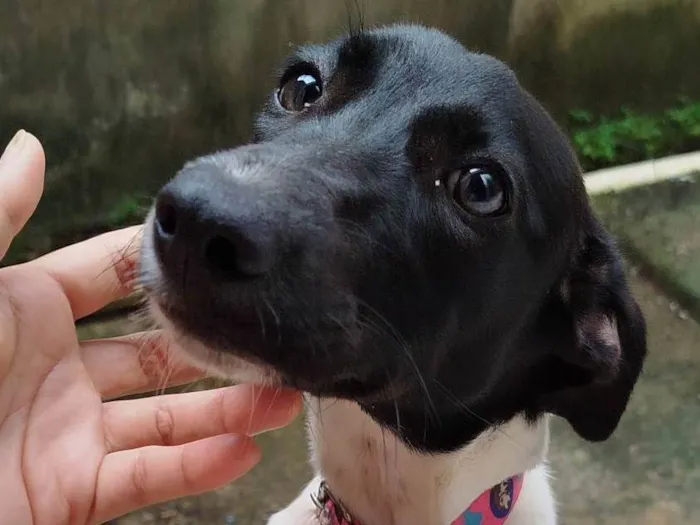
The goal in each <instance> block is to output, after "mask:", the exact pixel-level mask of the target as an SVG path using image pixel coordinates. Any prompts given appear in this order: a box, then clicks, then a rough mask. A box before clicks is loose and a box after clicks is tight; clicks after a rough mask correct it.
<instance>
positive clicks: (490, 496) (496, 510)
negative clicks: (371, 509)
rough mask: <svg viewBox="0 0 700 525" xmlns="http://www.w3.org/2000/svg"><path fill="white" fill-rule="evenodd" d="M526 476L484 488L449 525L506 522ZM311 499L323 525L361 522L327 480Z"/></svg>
mask: <svg viewBox="0 0 700 525" xmlns="http://www.w3.org/2000/svg"><path fill="white" fill-rule="evenodd" d="M523 477H524V476H523V475H522V474H519V475H517V476H513V477H512V478H508V479H506V480H504V481H502V482H501V483H499V484H498V485H495V486H494V487H492V488H490V489H488V490H486V491H484V492H483V493H482V494H481V495H480V496H479V497H478V498H476V499H475V500H474V502H473V503H472V504H471V505H469V508H468V509H467V510H466V511H464V513H462V514H461V515H460V516H459V517H458V518H457V519H456V520H454V521H453V522H452V523H451V524H450V525H503V524H504V523H505V522H506V520H507V519H508V516H510V513H511V512H512V511H513V508H514V507H515V504H516V502H517V501H518V497H519V496H520V491H521V490H522V487H523ZM312 499H313V501H314V503H315V504H316V507H317V508H318V510H319V514H318V519H319V523H320V525H362V524H361V523H360V522H359V521H357V520H356V519H354V518H353V517H352V516H351V515H350V513H348V512H347V510H346V509H345V508H344V507H343V505H342V504H341V503H340V502H339V501H338V500H336V499H335V498H334V497H333V495H332V494H331V492H330V490H329V489H328V485H327V484H326V482H325V481H322V482H321V486H320V487H319V489H318V493H317V494H316V495H315V496H312Z"/></svg>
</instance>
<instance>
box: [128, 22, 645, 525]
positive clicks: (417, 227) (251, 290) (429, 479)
mask: <svg viewBox="0 0 700 525" xmlns="http://www.w3.org/2000/svg"><path fill="white" fill-rule="evenodd" d="M256 130H257V131H256V136H255V140H254V141H253V142H254V143H253V144H250V145H245V146H243V147H240V148H237V149H233V150H230V151H222V152H217V153H215V154H212V155H209V156H206V157H203V158H200V159H197V160H195V161H193V162H191V163H189V164H187V165H186V166H185V167H184V168H183V169H182V171H181V172H180V173H179V174H177V176H176V177H175V178H174V179H173V180H172V181H171V182H170V183H168V184H167V185H166V186H165V187H164V188H163V189H162V191H161V192H160V193H159V195H158V196H157V199H156V203H155V205H154V208H153V210H152V212H151V214H150V215H149V218H148V220H147V223H146V235H145V241H144V250H143V256H142V257H143V260H142V281H143V284H144V286H145V288H146V290H147V292H148V294H149V299H150V303H151V306H152V309H153V312H154V314H155V315H156V317H157V318H158V319H159V321H161V322H162V323H163V324H164V326H165V327H166V328H168V329H169V330H171V331H172V332H173V333H174V334H175V335H176V336H177V337H178V338H179V339H180V340H184V341H186V344H185V346H186V348H187V352H188V356H189V358H191V359H193V360H194V361H196V362H197V363H199V364H200V365H204V366H207V367H209V368H210V369H211V368H214V369H215V370H216V371H217V372H218V373H220V374H222V375H224V376H227V377H229V378H233V379H234V380H237V381H249V382H258V383H266V384H279V385H287V386H291V387H294V388H297V389H300V390H303V391H304V392H306V393H307V395H308V400H309V411H308V412H309V435H310V439H311V443H312V444H311V449H312V457H313V463H314V465H315V468H316V472H317V477H316V478H315V479H314V480H313V481H311V483H310V484H309V485H308V486H307V487H306V488H305V489H304V490H303V492H302V494H301V495H300V496H299V497H298V498H297V499H296V500H295V501H294V502H293V503H292V504H291V505H290V506H289V507H288V508H286V509H285V510H283V511H281V512H279V513H277V514H275V515H274V516H273V517H272V518H271V521H270V523H271V524H274V525H312V524H313V525H318V524H326V523H328V524H336V523H338V524H343V523H361V524H363V525H392V524H393V525H449V524H451V523H460V524H462V523H464V524H469V525H471V524H472V523H482V524H490V523H503V522H504V521H505V520H508V524H509V525H535V524H536V525H549V524H553V523H555V522H556V512H555V504H554V501H553V497H552V493H551V491H550V488H549V482H548V474H547V469H546V464H545V454H546V449H547V444H548V418H549V417H550V414H554V415H558V416H561V417H563V418H565V419H566V420H568V422H569V423H570V424H571V426H572V427H573V429H574V430H575V431H576V432H577V433H578V434H579V435H580V436H582V437H583V438H585V439H587V440H590V441H600V440H605V439H607V438H608V437H609V436H610V435H611V433H612V432H613V431H614V430H615V428H616V426H617V424H618V421H619V420H620V417H621V415H622V414H623V412H624V411H625V408H626V406H627V403H628V399H629V397H630V394H631V392H632V389H633V387H634V385H635V382H636V381H637V378H638V376H639V374H640V372H641V369H642V364H643V361H644V358H645V354H646V328H645V321H644V318H643V316H642V314H641V312H640V310H639V308H638V305H637V304H636V302H635V300H634V299H633V297H632V296H631V294H630V291H629V289H628V286H627V283H626V280H625V276H624V274H623V266H622V263H621V260H620V255H619V253H618V251H617V249H616V247H615V244H614V242H613V240H612V239H611V238H610V236H609V235H608V233H607V232H606V231H605V230H604V229H603V227H601V225H600V224H599V222H598V221H597V220H596V219H595V218H594V216H593V214H592V212H591V209H590V207H589V202H588V199H587V194H586V191H585V188H584V183H583V178H582V174H581V170H580V168H579V164H578V163H577V160H576V158H575V155H574V153H573V152H572V149H571V147H570V145H569V143H568V141H567V139H566V138H565V136H564V135H563V134H562V132H561V131H560V130H559V129H558V127H557V126H556V125H555V124H554V122H553V121H552V119H551V118H550V117H549V116H548V114H547V113H546V112H545V110H544V109H543V108H542V107H541V106H540V105H539V104H538V102H536V101H535V100H534V99H533V98H532V97H531V96H530V95H529V94H528V93H527V92H526V91H525V90H524V89H523V88H522V87H521V86H520V85H519V84H518V81H517V80H516V78H515V76H514V74H513V73H512V72H511V71H510V70H509V69H508V68H507V67H506V66H505V65H504V64H503V63H501V62H499V61H497V60H495V59H494V58H491V57H489V56H486V55H482V54H475V53H470V52H468V51H467V50H465V49H464V48H463V47H462V46H461V45H460V44H459V43H457V42H456V41H455V40H453V39H451V38H450V37H448V36H446V35H444V34H442V33H441V32H439V31H436V30H431V29H426V28H423V27H420V26H408V25H397V26H391V27H385V28H379V29H373V30H367V31H360V32H357V33H354V34H351V35H349V36H346V37H343V38H340V39H338V40H337V41H334V42H331V43H330V44H327V45H321V46H308V47H302V48H301V49H299V50H298V51H297V52H296V53H295V54H294V55H293V56H291V57H290V58H289V59H288V60H287V61H286V63H285V64H284V67H283V68H282V70H281V73H280V80H279V87H278V88H277V89H275V90H274V92H273V93H272V94H271V96H270V98H269V102H268V103H267V105H266V107H265V109H264V111H263V112H262V114H261V116H260V117H259V121H258V123H257V127H256Z"/></svg>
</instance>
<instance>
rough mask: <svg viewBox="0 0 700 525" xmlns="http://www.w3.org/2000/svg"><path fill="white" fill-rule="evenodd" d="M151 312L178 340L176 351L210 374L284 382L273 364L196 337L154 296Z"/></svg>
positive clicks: (262, 382) (237, 379)
mask: <svg viewBox="0 0 700 525" xmlns="http://www.w3.org/2000/svg"><path fill="white" fill-rule="evenodd" d="M148 307H149V312H150V315H151V317H152V318H153V319H154V321H155V322H156V324H158V326H160V327H161V328H162V329H163V330H165V332H166V333H167V334H168V335H169V339H171V340H172V341H174V342H175V345H174V348H173V351H174V352H176V353H177V354H178V355H177V356H176V357H178V358H180V359H181V360H182V361H184V362H186V363H188V364H190V365H192V366H194V367H196V368H199V369H201V370H202V371H203V372H204V373H205V374H206V375H207V376H212V377H218V378H221V379H225V380H227V381H231V382H233V383H237V384H241V383H252V384H257V385H263V386H269V387H279V386H284V381H283V379H282V377H281V375H280V374H279V373H278V372H277V371H276V370H275V369H274V368H273V367H271V366H267V365H264V364H260V363H254V362H252V361H250V360H248V359H245V358H243V357H240V356H238V355H235V354H234V353H231V352H230V351H224V350H222V349H217V348H212V347H211V346H210V345H209V344H206V343H204V342H202V341H200V340H199V339H197V338H196V337H193V336H191V335H189V334H188V333H187V332H186V331H185V330H182V329H181V328H180V327H179V326H178V325H177V323H176V322H174V321H172V320H171V319H170V318H169V317H168V316H167V315H166V314H165V313H164V312H163V309H162V308H161V307H160V306H159V305H158V304H157V302H156V301H154V300H150V301H149V303H148Z"/></svg>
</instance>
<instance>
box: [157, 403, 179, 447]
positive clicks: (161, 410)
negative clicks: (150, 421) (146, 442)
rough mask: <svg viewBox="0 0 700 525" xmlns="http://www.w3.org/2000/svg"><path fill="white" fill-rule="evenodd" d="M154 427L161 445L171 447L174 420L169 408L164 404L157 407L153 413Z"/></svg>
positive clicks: (173, 434)
mask: <svg viewBox="0 0 700 525" xmlns="http://www.w3.org/2000/svg"><path fill="white" fill-rule="evenodd" d="M155 425H156V432H157V433H158V436H159V439H160V442H161V444H163V445H165V446H170V445H172V444H173V443H174V442H175V439H174V437H175V418H174V416H173V412H172V409H171V408H170V407H169V406H167V405H165V404H161V405H160V406H158V408H157V409H156V413H155Z"/></svg>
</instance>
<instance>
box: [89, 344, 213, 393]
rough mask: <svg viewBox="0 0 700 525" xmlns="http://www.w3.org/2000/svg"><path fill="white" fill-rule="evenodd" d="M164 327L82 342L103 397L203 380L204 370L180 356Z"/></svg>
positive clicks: (93, 380) (92, 373) (97, 387)
mask: <svg viewBox="0 0 700 525" xmlns="http://www.w3.org/2000/svg"><path fill="white" fill-rule="evenodd" d="M173 344H174V343H173V342H172V341H171V340H170V339H169V338H168V337H166V336H165V334H164V332H163V331H161V330H153V331H150V332H140V333H136V334H131V335H127V336H123V337H114V338H110V339H94V340H89V341H81V343H80V351H81V355H82V359H83V363H84V364H85V367H86V368H87V371H88V374H89V375H90V378H91V379H92V382H93V383H94V385H95V389H96V390H97V391H99V392H100V393H101V395H102V397H103V399H113V398H115V397H120V396H125V395H131V394H140V393H143V392H152V391H154V390H159V389H162V388H167V387H171V386H177V385H183V384H186V383H191V382H192V381H196V380H198V379H203V378H204V377H205V373H204V372H203V371H202V370H200V369H198V368H195V367H193V366H191V365H189V364H187V363H185V362H184V361H182V360H180V359H177V358H176V357H175V354H174V352H173V351H172V348H173Z"/></svg>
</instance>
